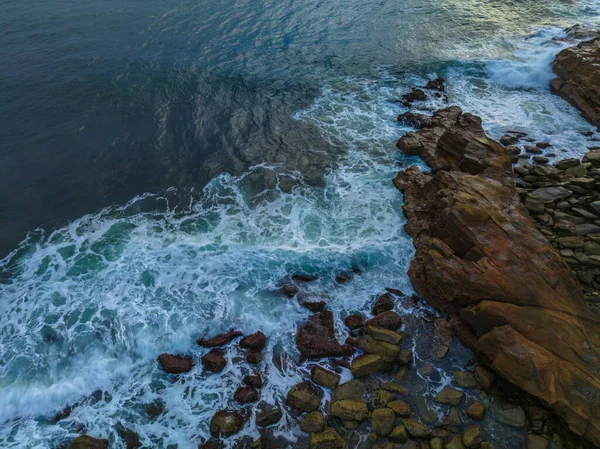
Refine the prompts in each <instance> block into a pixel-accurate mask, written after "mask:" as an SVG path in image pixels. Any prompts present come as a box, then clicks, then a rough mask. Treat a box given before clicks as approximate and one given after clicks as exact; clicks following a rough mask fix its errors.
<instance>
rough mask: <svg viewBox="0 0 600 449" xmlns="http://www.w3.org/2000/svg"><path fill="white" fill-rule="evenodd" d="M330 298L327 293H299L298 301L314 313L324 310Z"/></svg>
mask: <svg viewBox="0 0 600 449" xmlns="http://www.w3.org/2000/svg"><path fill="white" fill-rule="evenodd" d="M328 300H329V298H328V297H327V296H325V295H318V294H315V293H299V294H298V303H299V304H300V305H301V306H302V307H304V308H305V309H308V310H310V311H311V312H313V313H317V312H320V311H322V310H323V309H324V308H325V306H326V305H327V301H328Z"/></svg>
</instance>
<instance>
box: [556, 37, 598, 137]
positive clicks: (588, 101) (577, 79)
mask: <svg viewBox="0 0 600 449" xmlns="http://www.w3.org/2000/svg"><path fill="white" fill-rule="evenodd" d="M599 68H600V37H598V38H596V39H592V40H588V41H584V42H581V43H579V44H578V45H576V46H574V47H569V48H566V49H565V50H563V51H561V52H560V53H559V54H558V56H557V57H556V59H555V60H554V63H553V64H552V69H553V70H554V72H555V73H556V74H557V75H558V78H556V79H554V80H553V81H552V82H551V84H550V87H551V89H552V91H553V92H554V93H556V94H558V95H560V96H561V97H563V98H564V99H566V100H567V101H568V102H570V103H571V104H573V105H574V106H575V107H576V108H577V109H579V110H580V111H581V115H583V116H584V117H585V118H586V119H587V120H589V121H590V122H591V123H593V124H594V125H596V126H597V127H598V128H599V129H600V69H599Z"/></svg>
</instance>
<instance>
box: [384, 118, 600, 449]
mask: <svg viewBox="0 0 600 449" xmlns="http://www.w3.org/2000/svg"><path fill="white" fill-rule="evenodd" d="M398 146H399V147H400V149H402V150H403V151H405V152H407V153H409V154H415V155H420V156H422V157H423V159H424V160H425V161H426V162H427V163H428V164H429V165H430V166H431V167H432V173H431V174H426V173H422V172H420V171H419V170H418V169H417V167H414V166H413V167H411V168H409V169H408V170H406V171H404V172H400V173H399V174H398V176H397V177H396V178H395V179H394V184H395V185H396V186H397V187H398V188H399V189H400V190H401V191H402V192H403V193H404V213H405V215H406V217H407V219H408V223H407V225H406V228H405V230H406V232H407V233H408V234H409V235H411V236H412V238H413V241H414V245H415V247H416V250H417V251H416V256H415V259H414V260H413V262H412V264H411V267H410V270H409V275H410V278H411V280H412V282H413V287H414V288H415V290H416V291H417V293H419V294H420V295H421V296H423V297H424V298H425V299H427V300H428V301H429V302H430V303H431V304H433V305H434V306H435V307H437V308H439V309H440V310H443V311H445V312H448V313H450V314H452V315H453V318H452V320H451V321H452V324H453V326H454V328H455V330H456V332H457V335H458V336H459V337H460V338H461V339H462V340H463V341H464V342H465V343H466V344H468V345H469V346H470V347H472V348H473V349H474V350H475V351H477V352H478V353H479V354H480V355H482V356H483V357H484V358H485V359H486V360H487V361H488V362H489V364H490V366H491V367H492V368H493V369H494V370H495V371H496V372H497V373H498V374H500V375H501V376H503V377H505V378H506V379H508V380H509V381H511V382H513V383H514V384H516V385H518V386H519V387H521V388H522V389H524V390H525V391H527V392H529V393H531V394H533V395H535V396H537V397H538V398H540V399H541V400H543V401H544V402H546V403H547V404H549V405H550V406H551V407H552V409H553V410H554V411H555V412H556V413H557V414H558V415H560V416H561V417H563V418H564V420H565V422H566V423H567V424H568V425H569V426H570V428H571V429H572V430H573V431H574V432H576V433H577V434H579V435H582V436H584V437H585V438H587V439H588V440H589V441H591V442H592V443H594V444H596V445H600V419H599V418H600V321H599V320H598V318H597V316H596V315H595V314H594V313H593V312H592V311H591V310H590V309H589V308H588V306H587V305H586V304H585V302H584V300H583V293H582V291H581V288H580V286H579V284H578V282H577V280H576V279H575V276H574V274H573V273H572V271H571V270H570V268H569V267H568V265H566V264H565V263H564V262H563V261H562V259H561V258H560V256H559V255H558V254H557V253H556V252H555V251H554V249H553V248H552V246H551V245H550V244H549V243H548V241H547V240H546V239H545V238H544V237H543V236H542V235H541V234H540V233H539V232H538V231H537V229H536V228H535V227H534V226H533V224H532V223H531V221H530V219H529V216H528V213H527V211H526V210H525V208H524V207H523V206H522V204H521V201H520V200H519V198H518V195H517V192H516V189H515V186H514V181H513V172H512V168H511V164H510V160H509V156H508V154H507V152H506V150H505V149H504V148H503V147H502V146H501V145H499V144H498V143H496V142H494V141H493V140H491V139H489V138H488V137H487V136H486V135H485V133H484V132H483V129H482V128H481V120H480V119H479V118H478V117H475V116H473V115H471V114H467V113H465V114H463V113H462V111H461V110H460V109H459V108H457V107H451V108H448V109H445V110H442V111H438V112H437V113H436V114H435V116H434V118H433V120H430V121H429V122H428V123H425V124H423V126H422V127H421V129H420V130H419V131H417V132H414V133H409V134H407V135H406V136H404V137H402V138H401V139H400V141H399V142H398Z"/></svg>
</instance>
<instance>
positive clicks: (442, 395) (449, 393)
mask: <svg viewBox="0 0 600 449" xmlns="http://www.w3.org/2000/svg"><path fill="white" fill-rule="evenodd" d="M464 397H465V394H464V393H463V392H462V391H460V390H457V389H455V388H452V387H444V388H443V389H442V391H440V392H439V393H438V394H436V395H435V400H436V402H439V403H440V404H447V405H454V406H457V405H460V403H461V402H462V401H463V399H464Z"/></svg>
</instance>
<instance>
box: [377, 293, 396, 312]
mask: <svg viewBox="0 0 600 449" xmlns="http://www.w3.org/2000/svg"><path fill="white" fill-rule="evenodd" d="M393 308H394V296H393V295H392V294H391V293H384V294H383V295H381V296H380V297H379V298H377V301H375V304H374V305H373V308H372V309H371V313H372V314H373V315H378V314H380V313H382V312H387V311H388V310H392V309H393Z"/></svg>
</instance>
